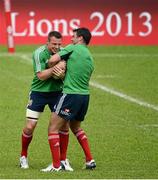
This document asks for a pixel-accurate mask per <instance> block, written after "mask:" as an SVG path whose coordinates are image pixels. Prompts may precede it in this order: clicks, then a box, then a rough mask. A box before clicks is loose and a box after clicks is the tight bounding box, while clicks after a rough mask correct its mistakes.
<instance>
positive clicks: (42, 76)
mask: <svg viewBox="0 0 158 180" xmlns="http://www.w3.org/2000/svg"><path fill="white" fill-rule="evenodd" d="M52 75H53V67H52V68H49V69H46V70H44V71H41V72H38V73H37V77H38V78H39V79H40V80H42V81H44V80H46V79H48V78H50V77H51V76H52Z"/></svg>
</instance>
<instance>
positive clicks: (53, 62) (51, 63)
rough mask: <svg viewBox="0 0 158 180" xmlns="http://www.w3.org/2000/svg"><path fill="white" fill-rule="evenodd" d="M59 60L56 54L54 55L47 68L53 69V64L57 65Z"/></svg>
mask: <svg viewBox="0 0 158 180" xmlns="http://www.w3.org/2000/svg"><path fill="white" fill-rule="evenodd" d="M60 60H61V57H60V56H59V54H58V53H56V54H54V55H53V56H52V57H51V58H50V59H49V60H48V67H53V66H54V65H55V64H57V63H58V62H59V61H60Z"/></svg>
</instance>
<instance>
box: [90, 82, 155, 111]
mask: <svg viewBox="0 0 158 180" xmlns="http://www.w3.org/2000/svg"><path fill="white" fill-rule="evenodd" d="M90 85H91V86H93V87H95V88H98V89H101V90H103V91H105V92H108V93H110V94H113V95H115V96H118V97H120V98H123V99H125V100H127V101H130V102H133V103H136V104H139V105H140V106H144V107H147V108H150V109H153V110H155V111H158V106H155V105H153V104H149V103H147V102H145V101H141V100H138V99H135V98H133V97H131V96H128V95H126V94H123V93H121V92H118V91H115V90H113V89H111V88H108V87H106V86H103V85H101V84H98V83H97V82H94V81H93V82H92V81H91V82H90Z"/></svg>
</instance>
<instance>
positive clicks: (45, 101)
mask: <svg viewBox="0 0 158 180" xmlns="http://www.w3.org/2000/svg"><path fill="white" fill-rule="evenodd" d="M61 42H62V36H61V34H60V33H59V32H57V31H52V32H50V33H49V34H48V41H47V44H46V45H44V46H41V47H39V48H38V49H36V50H35V52H34V53H33V69H34V78H33V81H32V85H31V89H30V97H29V103H28V105H27V110H26V124H25V126H24V128H23V131H22V140H21V141H22V148H21V156H20V167H21V168H22V169H27V168H29V164H28V157H27V156H28V147H29V144H30V143H31V140H32V137H33V132H34V130H35V127H36V125H37V122H38V119H39V116H40V114H41V113H42V112H43V111H44V108H45V106H46V105H48V106H49V109H50V110H51V112H53V107H54V105H55V104H56V102H57V98H58V96H59V95H60V93H61V92H62V88H63V80H62V78H63V77H64V73H65V68H66V63H65V61H61V62H59V63H58V64H56V65H55V66H54V67H51V68H49V67H48V60H49V59H50V58H51V56H52V55H53V54H55V53H57V52H58V51H59V50H60V47H61ZM61 67H63V68H61ZM54 70H55V71H54ZM53 77H56V78H55V79H54V78H53ZM59 134H60V135H59V136H60V141H61V143H60V146H61V152H60V153H61V159H60V161H61V162H62V164H63V166H64V169H65V170H69V171H73V169H72V168H71V166H70V165H69V162H68V160H67V159H66V151H67V145H68V139H69V126H68V125H63V126H62V127H61V128H60V132H59Z"/></svg>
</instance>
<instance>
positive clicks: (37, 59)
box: [31, 46, 63, 92]
mask: <svg viewBox="0 0 158 180" xmlns="http://www.w3.org/2000/svg"><path fill="white" fill-rule="evenodd" d="M51 55H52V54H51V52H49V51H48V49H47V47H46V46H41V47H39V48H38V49H37V50H35V52H34V53H33V69H34V78H33V81H32V84H31V91H38V92H53V91H61V90H62V87H63V81H62V80H60V79H58V80H55V79H53V78H52V77H51V78H49V79H47V80H43V81H42V80H40V79H39V78H38V77H37V72H41V71H43V70H45V69H47V68H48V60H49V59H50V57H51Z"/></svg>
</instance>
